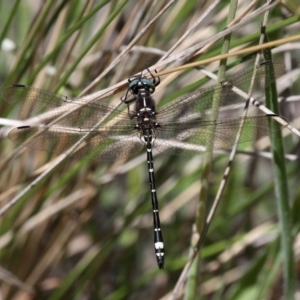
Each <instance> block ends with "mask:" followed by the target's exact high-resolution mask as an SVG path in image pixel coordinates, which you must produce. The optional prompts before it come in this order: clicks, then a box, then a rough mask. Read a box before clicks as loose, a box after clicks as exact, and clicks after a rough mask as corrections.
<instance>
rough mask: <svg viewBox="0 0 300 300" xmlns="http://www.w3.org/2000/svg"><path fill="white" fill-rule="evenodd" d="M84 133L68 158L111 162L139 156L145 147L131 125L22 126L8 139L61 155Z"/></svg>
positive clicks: (14, 130)
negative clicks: (137, 154)
mask: <svg viewBox="0 0 300 300" xmlns="http://www.w3.org/2000/svg"><path fill="white" fill-rule="evenodd" d="M87 134H88V136H87V138H86V139H85V140H84V141H82V142H81V143H80V144H79V145H78V147H77V148H76V149H75V150H74V151H73V152H72V153H70V154H69V155H70V156H73V157H78V158H84V159H95V160H99V161H114V160H117V159H124V158H127V157H129V156H131V155H134V154H136V153H138V152H139V151H140V150H141V149H142V148H143V145H144V144H143V143H142V142H141V140H140V139H139V137H138V135H137V133H136V132H135V131H133V129H132V126H125V125H122V126H118V127H117V126H114V127H112V128H108V127H100V128H99V129H81V128H66V127H59V126H21V127H17V128H14V129H12V130H11V131H10V132H9V134H8V137H9V139H10V140H12V141H13V142H15V143H17V144H19V145H22V146H24V147H28V148H32V149H36V150H41V151H49V152H55V153H58V154H62V153H65V152H66V151H67V150H69V149H70V148H71V147H72V146H74V145H75V144H76V143H78V142H79V141H80V140H81V139H82V138H83V137H84V136H85V135H87Z"/></svg>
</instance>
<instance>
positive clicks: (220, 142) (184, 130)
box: [154, 115, 283, 155]
mask: <svg viewBox="0 0 300 300" xmlns="http://www.w3.org/2000/svg"><path fill="white" fill-rule="evenodd" d="M274 117H278V116H274ZM272 118H273V117H272V116H268V115H260V116H255V117H240V118H235V119H224V120H216V121H201V120H198V121H197V120H195V121H193V122H188V123H176V124H175V123H173V124H172V123H168V124H167V126H162V127H161V128H159V129H158V132H157V135H156V139H155V141H154V147H155V149H157V150H158V151H159V152H163V153H168V154H172V155H194V154H203V153H205V152H207V151H209V149H212V150H222V149H231V148H232V146H233V145H234V144H236V137H237V134H238V132H239V129H240V127H241V124H242V122H244V124H243V129H242V133H241V137H240V139H239V142H238V143H244V142H249V141H253V140H257V139H259V138H261V137H264V136H268V135H270V134H272V133H273V132H276V131H278V130H281V129H282V128H283V126H282V125H280V124H279V123H277V122H275V121H274V120H273V121H272V122H270V119H272ZM280 118H283V117H280ZM269 123H270V124H269ZM178 126H179V127H180V130H178ZM170 137H173V138H172V139H171V138H170Z"/></svg>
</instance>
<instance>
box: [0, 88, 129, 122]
mask: <svg viewBox="0 0 300 300" xmlns="http://www.w3.org/2000/svg"><path fill="white" fill-rule="evenodd" d="M0 96H1V97H2V98H3V99H4V100H5V101H6V102H8V103H9V104H11V105H15V106H18V107H19V108H20V111H21V112H22V114H23V115H24V118H26V119H28V118H29V117H31V116H34V117H36V116H37V117H38V118H39V120H40V122H42V123H44V124H49V123H50V122H52V121H53V120H56V119H57V121H55V124H56V125H62V126H70V127H73V126H74V127H78V128H92V127H93V126H94V125H95V124H97V123H98V122H99V121H100V120H101V119H102V118H103V117H105V116H106V115H108V114H110V117H109V118H108V120H111V119H115V118H117V120H116V121H117V122H118V121H123V122H127V123H130V120H129V118H128V113H127V112H124V111H120V110H117V109H115V108H114V107H111V106H109V105H107V104H103V103H101V102H99V101H96V100H93V101H91V100H88V99H75V98H70V97H66V96H60V95H56V94H53V93H50V92H47V91H44V90H41V89H37V88H35V87H29V86H24V85H10V86H7V87H5V88H3V89H2V90H1V92H0Z"/></svg>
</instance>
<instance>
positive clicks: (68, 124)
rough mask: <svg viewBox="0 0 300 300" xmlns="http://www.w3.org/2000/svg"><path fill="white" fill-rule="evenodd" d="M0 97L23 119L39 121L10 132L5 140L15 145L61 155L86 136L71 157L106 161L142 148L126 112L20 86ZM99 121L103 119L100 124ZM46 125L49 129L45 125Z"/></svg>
mask: <svg viewBox="0 0 300 300" xmlns="http://www.w3.org/2000/svg"><path fill="white" fill-rule="evenodd" d="M1 97H2V98H3V99H5V100H6V101H7V102H8V103H10V104H12V105H16V106H19V107H20V109H21V112H22V113H23V114H25V115H26V116H27V117H28V116H38V119H39V120H40V122H39V124H38V125H35V124H33V125H30V126H21V127H17V128H14V129H12V130H11V131H10V132H9V134H8V137H9V139H10V140H12V141H13V142H15V143H16V144H19V145H23V146H25V147H28V148H33V149H36V150H42V151H49V152H56V153H64V152H65V151H67V150H68V149H69V148H71V147H72V146H73V145H74V144H75V143H77V142H78V141H79V140H80V139H82V138H83V136H84V135H86V134H87V133H89V135H88V137H87V139H86V140H85V141H84V142H83V143H82V144H81V145H80V146H79V147H78V149H77V150H76V151H75V152H73V153H72V154H71V156H76V157H80V158H85V159H96V160H107V161H113V160H117V159H123V158H126V157H128V156H130V155H134V154H135V153H137V152H139V151H140V150H141V149H142V148H143V146H144V144H143V142H142V141H141V140H140V138H139V134H138V132H137V131H136V130H134V125H135V124H136V120H131V119H130V118H129V116H128V113H127V112H124V111H120V110H117V109H115V108H113V107H110V106H108V105H106V104H102V103H99V102H96V101H89V100H85V99H80V100H78V99H72V98H68V97H64V96H59V95H55V94H53V93H50V92H47V91H44V90H41V89H37V88H34V87H27V86H23V85H12V86H8V87H6V88H4V89H2V90H1ZM102 119H105V121H103V123H101V120H102ZM54 120H55V121H54ZM51 122H52V123H51ZM40 123H42V124H41V125H40ZM49 123H51V126H49V125H46V124H49ZM96 124H99V126H96ZM95 126H96V127H95Z"/></svg>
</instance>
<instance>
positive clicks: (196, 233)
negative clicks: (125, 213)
mask: <svg viewBox="0 0 300 300" xmlns="http://www.w3.org/2000/svg"><path fill="white" fill-rule="evenodd" d="M236 10H237V1H236V0H232V1H230V5H229V12H228V17H227V24H230V23H231V22H232V21H233V20H234V18H235V14H236ZM230 40H231V34H228V35H227V36H225V37H224V42H223V45H222V51H221V53H222V54H226V53H228V51H229V49H230ZM225 71H226V60H221V61H220V67H219V71H218V82H220V81H222V80H224V78H225ZM220 97H221V95H220V94H219V93H218V94H216V95H215V96H214V99H213V107H212V111H213V114H212V120H216V119H217V118H218V111H219V106H220ZM209 138H212V140H214V137H209ZM207 145H208V148H210V147H212V146H213V142H208V143H207ZM211 165H212V148H211V149H208V152H207V154H206V155H205V160H204V167H203V173H202V175H201V190H200V195H199V204H198V210H197V214H196V222H195V224H194V225H193V236H192V241H191V248H192V249H191V250H193V249H195V248H196V246H197V243H198V241H199V239H200V236H201V234H203V233H204V230H203V229H204V226H205V219H206V215H207V201H208V195H209V192H208V190H209V175H210V170H211ZM192 252H193V251H191V253H192ZM200 253H201V252H200V251H199V255H198V256H197V257H196V259H195V260H194V262H193V264H192V266H191V269H190V271H189V275H188V281H187V286H186V293H185V299H186V300H192V299H195V297H196V295H197V285H198V280H199V267H200Z"/></svg>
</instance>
